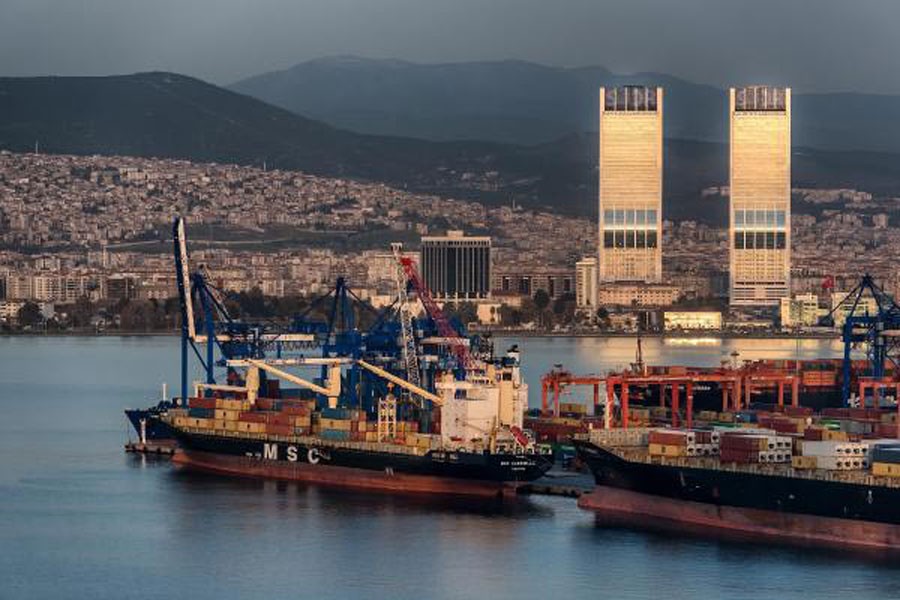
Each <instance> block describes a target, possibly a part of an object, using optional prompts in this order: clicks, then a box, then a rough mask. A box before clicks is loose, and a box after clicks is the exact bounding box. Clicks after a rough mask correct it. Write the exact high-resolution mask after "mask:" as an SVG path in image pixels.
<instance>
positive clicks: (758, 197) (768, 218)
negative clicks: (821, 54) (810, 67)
mask: <svg viewBox="0 0 900 600" xmlns="http://www.w3.org/2000/svg"><path fill="white" fill-rule="evenodd" d="M729 121H730V131H731V144H730V167H729V170H730V196H731V207H730V211H729V212H730V226H729V245H730V261H729V262H730V265H729V266H730V268H729V272H730V279H729V297H730V301H731V304H732V305H733V306H778V305H779V303H780V300H781V298H784V297H787V296H789V295H790V289H791V286H790V272H791V90H790V88H779V87H769V86H750V87H742V88H731V90H730V91H729Z"/></svg>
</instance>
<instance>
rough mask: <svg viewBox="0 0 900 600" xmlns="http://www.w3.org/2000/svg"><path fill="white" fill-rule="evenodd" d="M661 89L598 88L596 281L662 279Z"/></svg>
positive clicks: (650, 281) (638, 87) (654, 280)
mask: <svg viewBox="0 0 900 600" xmlns="http://www.w3.org/2000/svg"><path fill="white" fill-rule="evenodd" d="M662 103H663V93H662V88H655V87H646V86H625V87H617V88H601V89H600V162H599V172H600V181H599V191H600V193H599V196H600V197H599V202H600V237H599V248H598V255H599V262H598V268H597V275H598V280H599V281H600V282H625V281H633V282H646V283H658V282H659V281H661V280H662V252H661V248H660V242H661V240H662V166H663V165H662V160H663V159H662V125H663V123H662V118H663V117H662V112H663V106H662Z"/></svg>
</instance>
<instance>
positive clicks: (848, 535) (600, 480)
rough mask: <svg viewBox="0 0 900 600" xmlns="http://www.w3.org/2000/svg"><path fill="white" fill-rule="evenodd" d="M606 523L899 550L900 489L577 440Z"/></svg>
mask: <svg viewBox="0 0 900 600" xmlns="http://www.w3.org/2000/svg"><path fill="white" fill-rule="evenodd" d="M577 447H578V451H579V455H580V456H581V458H582V459H583V460H584V461H585V462H586V463H587V464H588V466H589V467H590V469H591V471H592V472H593V474H594V478H595V480H596V483H597V487H596V489H595V490H594V491H593V492H591V493H590V494H585V495H584V496H582V497H581V498H580V500H579V506H581V507H582V508H585V509H589V510H593V511H595V512H596V513H597V518H598V520H599V521H600V522H601V523H609V524H614V525H620V526H628V527H635V528H651V529H660V530H668V531H677V532H687V531H691V532H694V533H697V534H701V535H715V536H717V537H727V538H741V539H755V540H760V541H763V540H765V541H769V542H776V543H787V544H793V545H804V546H807V545H808V546H816V547H823V548H827V547H833V548H850V547H852V548H854V549H857V550H891V551H895V552H900V509H898V506H900V489H898V488H886V487H883V486H877V485H871V486H868V485H861V484H853V483H847V482H841V481H833V480H820V479H813V478H809V477H791V476H776V475H772V474H752V473H747V472H743V471H731V470H718V469H708V468H687V467H680V466H672V465H665V464H648V463H643V462H632V461H628V460H624V459H623V458H621V457H619V456H618V455H616V454H614V453H612V452H608V451H606V450H604V449H602V448H599V447H597V446H595V445H593V444H589V443H585V442H579V443H577Z"/></svg>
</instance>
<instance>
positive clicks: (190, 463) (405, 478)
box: [172, 450, 515, 498]
mask: <svg viewBox="0 0 900 600" xmlns="http://www.w3.org/2000/svg"><path fill="white" fill-rule="evenodd" d="M172 462H173V463H175V464H177V465H180V466H183V467H187V468H192V469H199V470H202V471H208V472H212V473H220V474H224V475H236V476H240V477H253V478H260V479H281V480H285V481H301V482H305V483H315V484H319V485H327V486H334V487H350V488H359V489H366V490H375V491H380V492H391V493H403V494H440V495H446V496H469V497H472V496H474V497H478V498H500V497H504V496H508V495H514V494H515V486H514V485H512V484H504V483H495V482H490V481H471V480H466V479H453V478H449V477H429V476H423V475H408V474H403V473H400V474H397V473H386V472H382V471H370V470H366V469H354V468H350V467H333V466H327V465H322V464H318V465H310V464H307V463H277V462H273V461H261V460H259V459H248V458H243V457H237V456H223V455H219V454H210V453H206V452H196V451H190V452H186V451H184V450H178V451H176V453H175V455H174V456H173V457H172Z"/></svg>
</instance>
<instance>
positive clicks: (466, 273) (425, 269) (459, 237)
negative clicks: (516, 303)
mask: <svg viewBox="0 0 900 600" xmlns="http://www.w3.org/2000/svg"><path fill="white" fill-rule="evenodd" d="M419 265H420V269H421V273H422V279H424V280H425V284H426V285H427V286H428V287H429V289H431V293H432V294H433V295H434V297H435V298H436V299H438V300H478V299H483V298H487V297H488V295H489V294H490V289H491V288H490V285H491V238H490V237H487V236H466V235H464V234H463V232H462V231H448V232H447V235H446V236H427V237H423V238H422V246H421V249H420V250H419Z"/></svg>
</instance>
